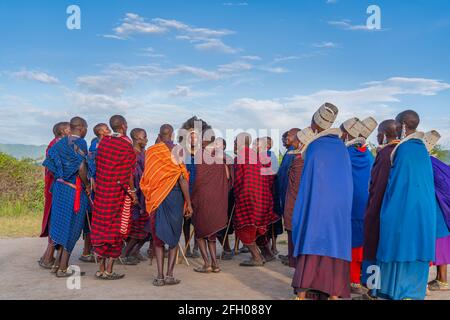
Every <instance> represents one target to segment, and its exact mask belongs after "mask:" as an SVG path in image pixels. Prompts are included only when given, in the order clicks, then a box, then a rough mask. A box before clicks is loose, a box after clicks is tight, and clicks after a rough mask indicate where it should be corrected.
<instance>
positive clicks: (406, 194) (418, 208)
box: [377, 110, 436, 300]
mask: <svg viewBox="0 0 450 320" xmlns="http://www.w3.org/2000/svg"><path fill="white" fill-rule="evenodd" d="M395 120H396V124H397V131H398V134H399V137H400V138H401V139H402V141H401V143H400V144H398V146H397V147H396V149H395V150H394V151H393V153H392V155H391V160H392V168H391V171H390V176H389V181H388V185H387V188H386V192H385V195H384V199H383V205H382V208H381V215H380V240H379V245H378V250H377V260H378V265H379V266H380V288H379V290H378V293H377V294H378V295H379V296H380V297H382V298H387V299H392V300H411V299H412V300H423V299H425V295H426V288H427V282H428V272H429V265H430V262H431V261H433V260H434V258H435V241H436V195H435V188H434V179H433V168H432V164H431V159H430V156H429V155H428V152H427V149H426V147H425V145H424V143H423V141H422V138H423V133H419V132H416V130H417V127H418V125H419V122H420V118H419V115H418V114H417V113H416V112H414V111H411V110H408V111H404V112H402V113H400V114H399V115H398V116H397V118H396V119H395Z"/></svg>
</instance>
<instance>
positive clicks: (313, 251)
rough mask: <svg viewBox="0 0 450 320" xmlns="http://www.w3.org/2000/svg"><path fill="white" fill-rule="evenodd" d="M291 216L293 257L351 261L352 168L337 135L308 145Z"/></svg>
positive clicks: (324, 137)
mask: <svg viewBox="0 0 450 320" xmlns="http://www.w3.org/2000/svg"><path fill="white" fill-rule="evenodd" d="M304 155H305V162H304V167H303V173H302V177H301V183H300V189H299V191H298V196H297V199H296V202H295V207H294V212H293V217H292V228H293V230H292V238H293V241H294V243H295V249H294V256H295V257H299V256H302V255H317V256H325V257H331V258H336V259H341V260H345V261H351V249H352V248H351V245H352V234H351V212H352V195H353V182H352V167H351V163H350V156H349V154H348V151H347V148H346V147H345V145H344V143H343V142H342V141H341V140H340V139H339V137H338V136H337V135H324V136H321V137H319V138H317V139H316V140H315V141H313V142H312V143H310V144H309V146H308V148H307V150H306V152H305V154H304Z"/></svg>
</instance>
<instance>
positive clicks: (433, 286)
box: [428, 280, 449, 291]
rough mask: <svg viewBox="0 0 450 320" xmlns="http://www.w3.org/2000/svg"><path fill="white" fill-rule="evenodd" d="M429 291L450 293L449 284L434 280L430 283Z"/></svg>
mask: <svg viewBox="0 0 450 320" xmlns="http://www.w3.org/2000/svg"><path fill="white" fill-rule="evenodd" d="M428 289H429V290H430V291H449V287H448V283H445V282H441V281H439V280H433V281H431V282H430V283H428Z"/></svg>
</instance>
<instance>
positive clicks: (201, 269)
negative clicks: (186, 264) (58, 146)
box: [194, 266, 212, 273]
mask: <svg viewBox="0 0 450 320" xmlns="http://www.w3.org/2000/svg"><path fill="white" fill-rule="evenodd" d="M194 271H195V272H198V273H211V272H212V268H211V267H207V266H201V267H196V268H194Z"/></svg>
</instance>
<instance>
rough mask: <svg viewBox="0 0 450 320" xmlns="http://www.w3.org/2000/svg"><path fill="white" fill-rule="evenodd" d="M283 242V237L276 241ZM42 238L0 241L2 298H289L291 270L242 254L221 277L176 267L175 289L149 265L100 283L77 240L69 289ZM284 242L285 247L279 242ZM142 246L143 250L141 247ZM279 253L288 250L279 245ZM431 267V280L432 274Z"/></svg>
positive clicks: (437, 296)
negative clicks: (250, 264) (46, 261)
mask: <svg viewBox="0 0 450 320" xmlns="http://www.w3.org/2000/svg"><path fill="white" fill-rule="evenodd" d="M280 240H283V239H280ZM46 241H47V240H46V239H39V238H20V239H0V270H1V271H2V272H1V273H0V283H1V285H0V299H31V300H36V299H88V300H95V299H146V300H148V299H157V300H185V299H194V300H197V299H198V300H200V299H214V300H216V299H217V300H223V299H230V300H247V299H256V300H289V299H292V298H293V293H292V289H291V287H290V284H291V279H292V275H293V270H291V269H289V268H287V267H285V266H283V265H282V264H281V263H280V261H274V262H270V263H267V264H266V266H265V267H261V268H242V267H239V266H238V264H239V262H240V261H242V260H244V259H246V258H247V257H248V256H247V255H244V254H241V255H238V256H236V257H235V258H234V259H233V260H232V261H224V262H222V264H221V267H222V272H221V273H219V274H208V275H204V274H198V273H196V272H194V271H193V270H192V268H193V267H194V266H198V265H200V263H201V260H200V259H190V260H189V261H190V264H191V265H190V266H187V265H186V264H185V263H183V264H180V265H177V266H176V268H175V275H176V277H177V278H179V279H181V280H182V282H181V284H180V285H178V286H175V287H167V286H166V287H161V288H157V287H154V286H153V285H152V280H153V277H154V276H155V275H156V264H155V263H153V265H150V263H149V261H147V262H142V263H141V264H139V265H138V266H121V265H118V266H117V271H118V272H121V273H125V274H126V277H125V278H124V279H123V280H120V281H111V282H108V281H100V280H96V279H95V278H94V273H95V271H96V270H97V268H96V265H95V264H86V263H81V262H79V261H78V257H79V255H80V253H81V249H82V242H81V241H80V242H79V243H78V245H77V247H76V249H75V250H74V254H73V256H72V260H71V263H72V264H74V265H78V266H80V268H81V270H82V271H85V272H86V276H84V277H81V283H80V285H81V289H79V290H76V289H75V290H70V289H68V288H67V283H66V282H67V280H66V279H58V278H56V277H55V276H53V275H51V274H50V273H49V272H48V270H44V269H41V268H40V267H39V266H38V264H37V262H36V261H37V260H38V259H39V257H40V255H41V254H42V252H43V251H44V249H45V246H46ZM282 243H284V242H283V241H282ZM145 248H146V247H145ZM279 249H280V251H281V253H282V254H285V253H286V251H287V246H286V245H284V244H280V245H279ZM434 269H435V268H433V270H432V272H431V274H430V278H433V277H434V276H435V273H434ZM428 299H431V300H450V293H448V292H440V293H433V294H432V295H431V296H430V297H428Z"/></svg>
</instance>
